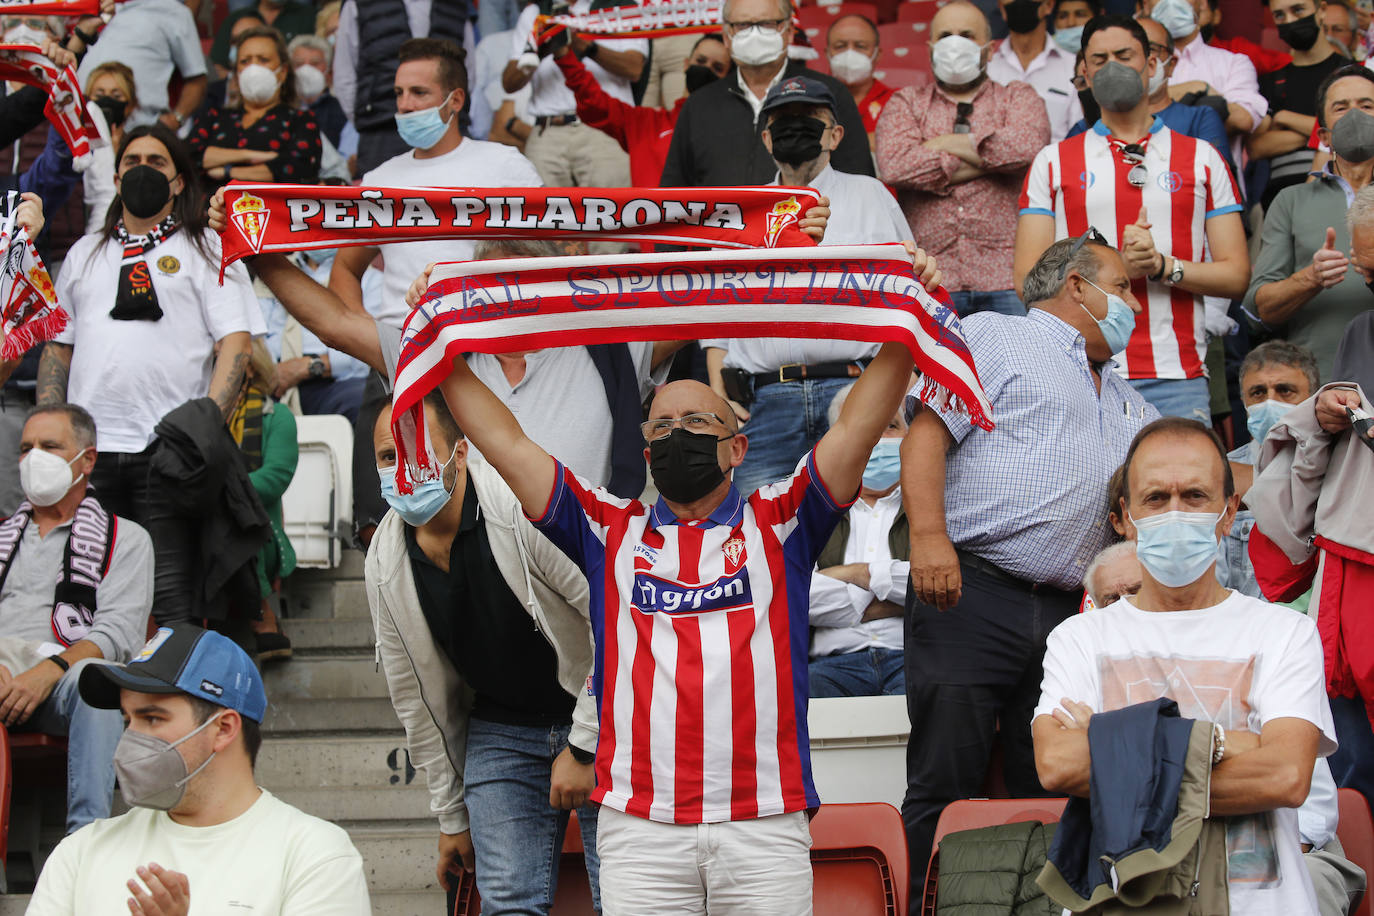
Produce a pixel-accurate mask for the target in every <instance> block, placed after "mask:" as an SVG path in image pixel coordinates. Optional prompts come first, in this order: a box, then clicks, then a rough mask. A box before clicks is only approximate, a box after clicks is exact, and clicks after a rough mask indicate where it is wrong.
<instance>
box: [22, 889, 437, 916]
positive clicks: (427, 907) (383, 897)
mask: <svg viewBox="0 0 1374 916" xmlns="http://www.w3.org/2000/svg"><path fill="white" fill-rule="evenodd" d="M371 898H372V916H443V914H444V910H445V908H446V907H447V906H448V897H447V895H445V893H444V891H443V890H442V889H435V890H433V891H382V892H381V893H378V894H372V895H371ZM0 916H4V914H3V913H0Z"/></svg>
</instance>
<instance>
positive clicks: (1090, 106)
mask: <svg viewBox="0 0 1374 916" xmlns="http://www.w3.org/2000/svg"><path fill="white" fill-rule="evenodd" d="M1078 101H1079V104H1081V105H1082V106H1083V121H1084V123H1085V124H1087V125H1088V126H1089V127H1092V126H1093V125H1094V124H1096V123H1097V122H1098V121H1100V120H1102V106H1101V105H1099V104H1097V98H1096V97H1095V96H1094V95H1093V91H1092V90H1091V89H1080V90H1078Z"/></svg>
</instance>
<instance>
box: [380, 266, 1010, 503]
mask: <svg viewBox="0 0 1374 916" xmlns="http://www.w3.org/2000/svg"><path fill="white" fill-rule="evenodd" d="M779 335H784V336H787V337H814V338H818V339H828V340H855V341H864V342H868V343H887V342H889V341H895V342H898V343H901V344H903V345H905V346H906V347H907V349H909V350H910V351H911V354H912V357H913V359H914V360H915V362H916V368H917V369H918V370H920V372H921V373H922V375H923V376H924V378H925V384H924V386H923V388H922V391H921V399H922V400H923V401H925V402H926V403H929V404H933V405H936V406H940V407H944V406H946V405H948V404H950V403H951V402H953V403H954V404H955V405H956V406H957V407H959V408H960V409H962V410H964V411H966V412H967V413H968V414H969V417H970V419H971V420H972V421H973V422H974V423H975V424H977V425H978V426H980V427H982V428H984V429H991V428H992V406H991V404H989V402H988V400H987V397H986V395H985V394H984V393H983V387H982V384H981V383H980V382H979V381H978V371H977V369H976V368H975V367H974V364H973V357H972V355H971V354H970V353H969V350H968V345H967V344H966V343H965V342H964V336H963V331H962V329H961V328H960V326H959V320H958V318H957V317H956V316H955V314H954V311H953V310H952V309H951V308H950V307H949V299H948V296H947V295H946V294H945V293H944V291H943V290H942V289H937V290H935V291H934V293H931V292H929V291H927V290H926V288H925V287H924V286H922V285H921V282H920V280H918V279H917V278H916V276H915V274H914V273H913V272H912V268H911V256H910V255H909V254H908V253H907V251H906V249H905V248H904V247H903V246H901V245H855V246H835V247H833V248H815V247H813V248H778V249H774V250H772V251H765V250H761V249H754V250H752V251H710V252H679V253H674V254H655V255H612V256H586V257H573V258H524V259H513V260H500V261H459V262H450V263H446V264H440V265H437V266H436V267H435V268H434V271H433V273H431V274H430V285H429V289H428V290H427V291H426V293H425V296H424V298H423V299H422V300H421V302H420V303H419V304H418V305H417V306H416V308H415V310H414V311H413V312H411V314H410V317H409V318H408V319H407V320H406V325H405V332H404V335H403V337H402V341H401V354H400V360H399V361H398V363H397V367H396V385H395V391H394V393H393V411H392V428H393V434H394V436H395V440H396V449H397V462H396V468H397V470H396V483H397V488H398V489H400V490H401V491H403V492H410V489H411V486H412V483H418V482H420V481H423V480H427V479H430V478H433V477H435V476H436V475H437V474H438V473H439V465H440V463H439V462H438V461H437V460H436V458H435V456H434V452H433V449H432V447H431V446H430V445H429V442H428V436H427V435H425V430H424V413H423V411H422V409H421V401H422V400H423V399H424V396H425V395H426V394H428V393H429V392H430V391H432V390H434V388H436V387H437V386H438V385H439V384H440V383H441V382H442V381H443V380H444V379H445V378H447V377H448V374H449V371H450V367H451V366H452V360H453V359H455V358H458V357H460V356H461V355H462V354H464V353H469V352H476V353H508V352H511V351H515V350H532V349H538V348H541V347H566V346H575V345H579V344H583V345H585V344H605V343H626V342H629V341H655V340H699V339H702V338H711V337H777V336H779Z"/></svg>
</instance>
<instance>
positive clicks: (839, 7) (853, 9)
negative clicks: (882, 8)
mask: <svg viewBox="0 0 1374 916" xmlns="http://www.w3.org/2000/svg"><path fill="white" fill-rule="evenodd" d="M820 6H821V9H823V10H826V11H828V12H829V13H830V19H831V21H832V22H833V21H834V20H836V19H838V18H840V17H841V16H850V15H857V16H864V17H867V18H868V20H869V21H870V22H877V21H878V6H877V4H875V3H854V2H850V3H822V4H821V5H820Z"/></svg>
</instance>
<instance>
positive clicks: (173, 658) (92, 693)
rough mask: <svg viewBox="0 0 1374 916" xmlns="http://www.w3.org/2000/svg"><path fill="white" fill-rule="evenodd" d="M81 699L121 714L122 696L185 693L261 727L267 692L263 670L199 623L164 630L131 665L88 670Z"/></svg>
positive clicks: (93, 666)
mask: <svg viewBox="0 0 1374 916" xmlns="http://www.w3.org/2000/svg"><path fill="white" fill-rule="evenodd" d="M78 686H79V688H80V690H81V699H83V700H85V701H86V702H87V703H88V704H90V705H91V706H94V707H95V708H97V709H118V708H119V691H120V690H136V691H138V692H139V693H184V694H186V695H188V696H192V697H195V698H196V699H198V700H205V701H206V702H209V703H214V704H215V705H216V706H224V707H226V708H228V709H232V710H234V711H235V712H238V713H239V714H240V715H242V716H244V717H246V718H249V719H252V720H253V721H254V722H258V723H261V722H262V717H263V715H264V714H266V712H267V691H265V690H264V689H263V686H262V676H261V675H259V674H258V666H257V665H255V664H254V663H253V660H252V659H251V658H249V657H248V653H247V652H244V651H243V650H242V649H240V648H239V647H238V645H237V644H236V643H235V642H234V641H233V640H231V639H229V638H228V637H227V636H223V635H221V634H219V633H216V632H214V631H213V630H204V629H201V628H200V627H198V626H196V625H195V624H193V623H179V624H177V625H176V626H172V627H159V628H158V631H157V632H156V633H154V634H153V638H152V639H150V640H148V643H147V645H145V646H144V647H143V648H142V649H141V650H140V651H139V653H138V654H137V655H135V656H134V657H133V659H132V660H130V661H129V663H128V664H126V665H87V666H86V668H85V669H84V670H83V671H82V672H81V681H80V683H79V684H78Z"/></svg>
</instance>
